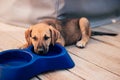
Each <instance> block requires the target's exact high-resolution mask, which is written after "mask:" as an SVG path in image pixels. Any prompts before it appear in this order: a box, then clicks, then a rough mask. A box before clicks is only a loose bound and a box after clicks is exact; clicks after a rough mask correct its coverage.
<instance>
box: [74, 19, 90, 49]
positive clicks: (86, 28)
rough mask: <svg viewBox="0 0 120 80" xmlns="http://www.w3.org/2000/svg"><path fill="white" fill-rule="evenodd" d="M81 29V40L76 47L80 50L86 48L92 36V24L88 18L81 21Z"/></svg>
mask: <svg viewBox="0 0 120 80" xmlns="http://www.w3.org/2000/svg"><path fill="white" fill-rule="evenodd" d="M79 27H80V31H81V35H82V36H81V40H80V41H78V42H77V43H76V46H77V47H79V48H84V47H85V46H86V44H87V42H88V40H89V38H90V36H91V29H90V23H89V21H88V19H87V18H84V17H83V18H80V19H79Z"/></svg>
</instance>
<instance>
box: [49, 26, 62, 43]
mask: <svg viewBox="0 0 120 80" xmlns="http://www.w3.org/2000/svg"><path fill="white" fill-rule="evenodd" d="M50 34H51V43H52V44H53V45H54V44H55V43H56V41H57V40H58V39H59V37H60V32H59V31H58V30H56V29H54V28H53V27H51V26H50Z"/></svg>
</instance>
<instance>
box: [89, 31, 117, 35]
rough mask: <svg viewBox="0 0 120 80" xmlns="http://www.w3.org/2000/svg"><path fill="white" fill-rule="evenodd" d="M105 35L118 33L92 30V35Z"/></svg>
mask: <svg viewBox="0 0 120 80" xmlns="http://www.w3.org/2000/svg"><path fill="white" fill-rule="evenodd" d="M97 35H99V36H104V35H108V36H117V35H118V34H117V33H107V32H100V31H92V33H91V36H97Z"/></svg>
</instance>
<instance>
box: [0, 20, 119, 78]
mask: <svg viewBox="0 0 120 80" xmlns="http://www.w3.org/2000/svg"><path fill="white" fill-rule="evenodd" d="M25 30H26V29H25V28H22V27H18V26H12V25H8V24H4V23H0V51H3V50H7V49H13V48H17V47H19V46H20V45H22V44H23V43H24V42H25V39H24V31H25ZM93 30H97V31H106V32H116V33H118V34H119V35H118V36H116V37H111V36H94V37H92V38H91V39H90V41H89V43H88V45H87V47H86V48H84V49H79V48H76V47H75V45H72V46H68V47H66V49H67V50H68V52H69V54H70V56H71V57H72V59H73V61H74V62H75V67H74V68H72V69H69V70H60V71H54V72H48V73H44V74H40V75H38V76H39V78H41V80H120V22H117V23H115V24H109V25H104V26H101V27H97V28H94V29H93ZM25 74H26V73H25ZM31 80H37V79H36V78H33V79H31Z"/></svg>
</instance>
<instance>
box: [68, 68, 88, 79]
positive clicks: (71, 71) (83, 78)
mask: <svg viewBox="0 0 120 80" xmlns="http://www.w3.org/2000/svg"><path fill="white" fill-rule="evenodd" d="M67 71H69V72H70V73H72V74H73V75H75V76H77V77H79V78H81V79H82V80H86V79H84V78H83V77H82V76H80V75H77V74H75V73H73V72H72V71H70V70H69V69H68V70H67Z"/></svg>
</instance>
